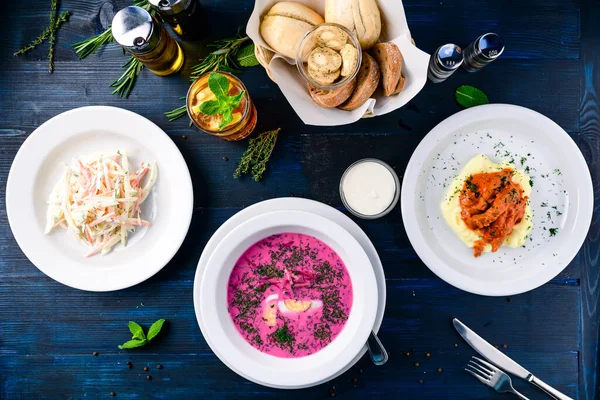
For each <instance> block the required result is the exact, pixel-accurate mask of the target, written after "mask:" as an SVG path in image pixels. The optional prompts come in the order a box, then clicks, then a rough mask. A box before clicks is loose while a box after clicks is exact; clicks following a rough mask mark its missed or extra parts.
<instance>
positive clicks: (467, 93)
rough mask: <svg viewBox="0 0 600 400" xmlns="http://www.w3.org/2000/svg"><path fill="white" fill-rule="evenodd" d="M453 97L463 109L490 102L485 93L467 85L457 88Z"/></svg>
mask: <svg viewBox="0 0 600 400" xmlns="http://www.w3.org/2000/svg"><path fill="white" fill-rule="evenodd" d="M455 96H456V101H458V103H459V104H460V105H461V106H463V107H465V108H469V107H475V106H481V105H483V104H489V102H490V101H489V100H488V97H487V96H486V94H485V93H483V92H482V91H481V90H479V89H477V88H476V87H473V86H469V85H462V86H459V87H458V89H456V93H455Z"/></svg>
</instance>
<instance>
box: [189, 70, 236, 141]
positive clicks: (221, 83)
mask: <svg viewBox="0 0 600 400" xmlns="http://www.w3.org/2000/svg"><path fill="white" fill-rule="evenodd" d="M208 87H209V88H210V91H211V92H213V94H214V95H215V97H216V98H217V99H216V100H207V101H205V102H203V103H202V104H200V106H199V108H198V109H199V110H200V112H202V113H204V114H206V115H215V114H220V115H222V119H221V122H220V123H219V130H223V129H224V128H225V127H226V126H227V125H229V124H230V123H231V121H233V114H232V113H233V110H234V109H235V108H236V107H238V106H239V105H240V103H241V101H242V99H243V98H244V95H245V94H246V91H244V90H242V91H241V92H240V93H238V94H236V95H234V96H229V94H228V93H229V80H228V79H227V78H226V77H225V76H224V75H222V74H219V73H216V72H211V74H210V75H209V77H208Z"/></svg>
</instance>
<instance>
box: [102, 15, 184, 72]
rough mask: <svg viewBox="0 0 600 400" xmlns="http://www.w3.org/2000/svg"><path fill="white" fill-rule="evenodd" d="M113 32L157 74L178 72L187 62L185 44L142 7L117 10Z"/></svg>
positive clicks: (129, 51) (126, 47) (118, 39)
mask: <svg viewBox="0 0 600 400" xmlns="http://www.w3.org/2000/svg"><path fill="white" fill-rule="evenodd" d="M112 34H113V37H114V38H115V40H116V41H117V43H119V44H120V45H121V46H122V47H123V48H124V49H125V50H126V51H127V52H128V53H130V54H131V55H132V56H134V57H135V58H137V59H138V60H140V61H141V62H142V63H143V64H144V65H145V66H146V67H147V68H148V69H149V70H150V71H152V72H154V73H155V74H156V75H161V76H165V75H171V74H174V73H176V72H178V71H179V70H180V69H181V67H182V65H183V61H184V55H183V51H182V50H181V47H179V45H178V44H177V42H176V41H175V40H174V39H173V38H172V37H171V36H170V35H169V34H168V33H167V31H166V30H165V28H163V26H162V25H161V24H160V23H159V22H158V21H157V20H156V19H154V17H152V16H151V15H150V13H149V12H148V11H146V10H144V9H143V8H141V7H135V6H130V7H125V8H124V9H122V10H121V11H119V12H118V13H116V14H115V16H114V18H113V21H112Z"/></svg>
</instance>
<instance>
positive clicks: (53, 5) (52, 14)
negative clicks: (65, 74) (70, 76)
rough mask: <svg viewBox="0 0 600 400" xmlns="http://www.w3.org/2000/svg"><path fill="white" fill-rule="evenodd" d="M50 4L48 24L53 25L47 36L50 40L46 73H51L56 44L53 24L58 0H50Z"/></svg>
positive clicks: (54, 23)
mask: <svg viewBox="0 0 600 400" xmlns="http://www.w3.org/2000/svg"><path fill="white" fill-rule="evenodd" d="M50 4H51V10H50V23H49V24H48V26H51V27H53V29H51V30H50V37H49V38H48V39H49V41H50V49H49V50H48V73H52V70H53V69H54V47H55V46H56V29H54V25H56V13H57V11H56V9H57V7H58V0H52V1H51V2H50Z"/></svg>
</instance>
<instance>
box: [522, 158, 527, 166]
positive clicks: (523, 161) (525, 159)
mask: <svg viewBox="0 0 600 400" xmlns="http://www.w3.org/2000/svg"><path fill="white" fill-rule="evenodd" d="M525 161H527V158H526V157H521V166H523V164H525Z"/></svg>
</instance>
